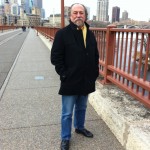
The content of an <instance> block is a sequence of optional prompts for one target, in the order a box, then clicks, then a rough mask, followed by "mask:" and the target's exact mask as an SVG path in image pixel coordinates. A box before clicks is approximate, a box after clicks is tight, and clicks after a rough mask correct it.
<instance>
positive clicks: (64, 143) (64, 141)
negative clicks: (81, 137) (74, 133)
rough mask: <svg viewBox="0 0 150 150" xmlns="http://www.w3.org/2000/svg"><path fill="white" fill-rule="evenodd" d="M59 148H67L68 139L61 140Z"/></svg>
mask: <svg viewBox="0 0 150 150" xmlns="http://www.w3.org/2000/svg"><path fill="white" fill-rule="evenodd" d="M60 148H61V150H69V140H62V141H61V145H60Z"/></svg>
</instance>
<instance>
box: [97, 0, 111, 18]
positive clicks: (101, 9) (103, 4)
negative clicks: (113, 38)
mask: <svg viewBox="0 0 150 150" xmlns="http://www.w3.org/2000/svg"><path fill="white" fill-rule="evenodd" d="M108 7H109V0H97V14H96V20H97V21H109V15H108Z"/></svg>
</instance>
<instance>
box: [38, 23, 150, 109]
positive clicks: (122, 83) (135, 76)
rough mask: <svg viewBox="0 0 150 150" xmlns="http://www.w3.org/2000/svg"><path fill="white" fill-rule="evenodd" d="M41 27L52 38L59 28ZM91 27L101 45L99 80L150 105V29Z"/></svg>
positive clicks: (44, 33) (99, 46)
mask: <svg viewBox="0 0 150 150" xmlns="http://www.w3.org/2000/svg"><path fill="white" fill-rule="evenodd" d="M42 28H43V29H42ZM42 28H38V32H41V33H42V34H43V35H45V36H46V37H48V38H50V39H52V40H53V39H54V35H55V33H56V32H57V30H59V28H57V29H56V28H47V27H46V28H45V29H44V27H42ZM50 30H51V31H50ZM90 30H92V32H93V33H94V35H95V37H96V40H97V44H98V49H99V56H100V57H99V72H100V75H101V76H103V80H101V81H100V82H101V83H102V84H115V85H117V86H118V87H120V88H121V89H122V90H124V91H126V92H127V93H128V94H130V95H131V96H133V97H134V98H136V99H137V100H139V101H140V102H141V103H143V104H144V105H145V106H147V107H149V108H150V30H147V29H119V28H116V27H115V26H108V27H107V28H90Z"/></svg>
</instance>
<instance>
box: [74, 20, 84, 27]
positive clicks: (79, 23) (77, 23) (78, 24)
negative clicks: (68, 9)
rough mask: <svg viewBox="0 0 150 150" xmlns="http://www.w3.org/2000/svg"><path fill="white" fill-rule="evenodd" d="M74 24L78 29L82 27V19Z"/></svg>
mask: <svg viewBox="0 0 150 150" xmlns="http://www.w3.org/2000/svg"><path fill="white" fill-rule="evenodd" d="M75 24H76V25H77V26H78V27H82V26H83V25H84V21H83V20H82V19H77V20H76V21H75Z"/></svg>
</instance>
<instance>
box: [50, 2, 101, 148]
mask: <svg viewBox="0 0 150 150" xmlns="http://www.w3.org/2000/svg"><path fill="white" fill-rule="evenodd" d="M87 16H88V14H87V10H86V8H85V6H84V5H82V4H79V3H75V4H73V5H72V6H71V8H70V13H69V17H70V24H69V25H68V26H66V27H64V28H63V29H60V30H59V31H58V32H57V33H56V36H55V39H54V42H53V46H52V49H51V62H52V64H53V65H54V66H55V70H56V72H57V73H58V74H59V76H60V80H61V85H60V90H59V94H60V95H62V116H61V139H62V141H61V150H69V142H70V138H71V126H72V114H73V110H74V128H75V132H76V133H78V134H81V135H83V136H85V137H88V138H92V137H93V134H92V133H91V132H90V131H88V130H87V129H86V128H85V126H84V124H85V116H86V108H87V100H88V94H89V93H92V92H94V91H95V81H96V78H97V77H98V75H99V68H98V59H99V55H98V49H97V42H96V39H95V36H94V34H93V33H92V32H91V31H90V30H89V25H88V24H87V23H86V20H87Z"/></svg>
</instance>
